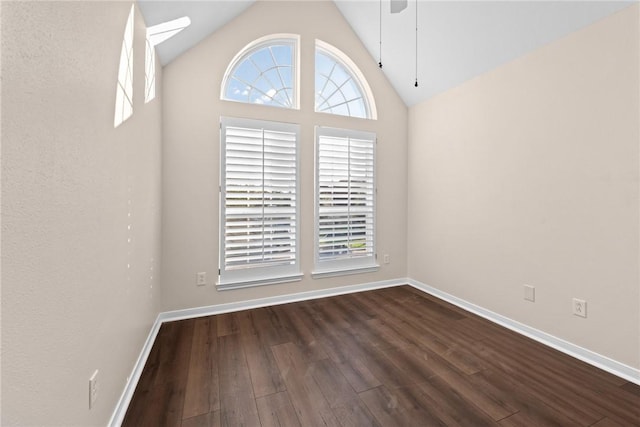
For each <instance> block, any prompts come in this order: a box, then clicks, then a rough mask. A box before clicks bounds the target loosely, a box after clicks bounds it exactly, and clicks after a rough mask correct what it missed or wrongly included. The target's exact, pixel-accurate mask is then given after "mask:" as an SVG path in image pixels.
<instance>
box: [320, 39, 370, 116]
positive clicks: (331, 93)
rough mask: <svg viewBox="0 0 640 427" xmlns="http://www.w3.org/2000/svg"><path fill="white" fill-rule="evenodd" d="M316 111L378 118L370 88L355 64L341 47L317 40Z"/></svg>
mask: <svg viewBox="0 0 640 427" xmlns="http://www.w3.org/2000/svg"><path fill="white" fill-rule="evenodd" d="M315 93H316V111H317V112H322V113H332V114H339V115H342V116H350V117H360V118H364V119H375V118H376V110H375V103H374V102H373V96H372V95H371V89H370V88H369V85H368V84H367V81H366V80H365V78H364V76H363V75H362V73H361V72H360V70H359V69H358V67H356V65H355V64H354V63H353V61H351V59H349V57H348V56H346V55H345V54H344V53H342V52H341V51H340V50H338V49H336V48H335V47H333V46H331V45H330V44H328V43H325V42H322V41H320V40H316V83H315Z"/></svg>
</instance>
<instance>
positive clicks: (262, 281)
mask: <svg viewBox="0 0 640 427" xmlns="http://www.w3.org/2000/svg"><path fill="white" fill-rule="evenodd" d="M227 127H249V128H251V127H252V128H263V129H265V128H268V129H269V130H274V131H285V132H291V133H295V135H296V153H295V157H296V160H295V167H296V172H295V201H296V203H295V245H294V251H295V259H294V262H293V263H292V264H288V265H272V266H256V267H250V268H244V269H238V270H226V269H225V254H226V252H225V240H226V239H225V207H226V206H225V205H226V204H225V200H226V186H225V182H226V129H227ZM299 147H300V125H298V124H293V123H286V122H277V121H267V120H255V119H247V118H237V117H224V116H221V117H220V187H219V212H220V215H219V217H220V218H219V233H220V234H219V236H220V238H219V239H218V240H219V259H218V268H219V270H218V281H217V283H216V286H217V289H219V290H225V289H238V288H245V287H253V286H261V285H270V284H276V283H286V282H292V281H298V280H301V279H302V277H303V274H302V271H301V262H300V234H301V233H300V149H299Z"/></svg>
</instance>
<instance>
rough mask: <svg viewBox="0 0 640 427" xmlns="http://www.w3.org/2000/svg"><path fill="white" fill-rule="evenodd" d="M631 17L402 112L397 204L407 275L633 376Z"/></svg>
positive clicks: (636, 314) (636, 325)
mask: <svg viewBox="0 0 640 427" xmlns="http://www.w3.org/2000/svg"><path fill="white" fill-rule="evenodd" d="M638 16H639V15H638V6H637V5H635V6H633V7H630V8H627V9H625V10H623V11H622V12H620V13H617V14H615V15H612V16H611V17H608V18H606V19H604V20H602V21H600V22H599V23H596V24H594V25H592V26H590V27H587V28H586V29H583V30H581V31H579V32H576V33H574V34H572V35H570V36H568V37H566V38H563V39H561V40H559V41H556V42H554V43H552V44H550V45H548V46H545V47H543V48H541V49H538V50H536V51H534V52H532V53H530V54H528V55H526V56H524V57H522V58H520V59H518V60H516V61H514V62H512V63H509V64H507V65H504V66H502V67H500V68H498V69H495V70H493V71H491V72H489V73H487V74H485V75H482V76H480V77H477V78H475V79H473V80H471V81H469V82H467V83H465V84H463V85H461V86H459V87H457V88H455V89H453V90H451V91H449V92H447V93H445V94H442V95H440V96H437V97H436V98H433V99H431V100H429V101H426V102H424V103H422V104H419V105H417V106H415V107H412V108H411V109H410V112H409V141H410V142H409V208H408V212H409V216H408V218H409V220H408V223H409V230H411V232H410V234H409V237H408V252H409V262H408V270H409V276H410V277H412V278H413V279H416V280H419V281H421V282H423V283H426V284H428V285H431V286H433V287H436V288H438V289H441V290H443V291H445V292H448V293H450V294H453V295H455V296H457V297H460V298H463V299H465V300H468V301H470V302H472V303H475V304H477V305H480V306H482V307H485V308H487V309H490V310H493V311H495V312H497V313H499V314H501V315H504V316H507V317H510V318H512V319H514V320H517V321H519V322H522V323H525V324H527V325H530V326H532V327H535V328H538V329H540V330H542V331H545V332H547V333H550V334H552V335H555V336H557V337H560V338H563V339H566V340H568V341H570V342H572V343H574V344H577V345H580V346H583V347H585V348H587V349H589V350H592V351H595V352H597V353H600V354H602V355H605V356H608V357H610V358H612V359H615V360H617V361H619V362H622V363H625V364H628V365H630V366H632V367H635V368H638V367H640V341H639V340H640V277H639V264H638V260H639V258H638V255H639V253H638V252H639V249H638V246H639V214H638V210H639V206H640V200H639V182H638V179H639V140H640V133H639V130H638V129H639V126H640V123H639V117H640V106H639V101H638V99H639V80H640V72H639V71H640V70H639V60H640V57H639V41H638V40H639V37H638V36H639V25H638ZM525 283H526V284H530V285H533V286H535V287H536V298H537V299H536V302H535V303H530V302H526V301H524V300H523V284H525ZM573 297H577V298H582V299H585V300H587V302H588V318H587V319H582V318H578V317H574V316H572V314H571V308H572V304H571V301H572V298H573Z"/></svg>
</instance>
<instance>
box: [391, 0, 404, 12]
mask: <svg viewBox="0 0 640 427" xmlns="http://www.w3.org/2000/svg"><path fill="white" fill-rule="evenodd" d="M406 8H407V0H391V13H400V12H402V11H403V10H405V9H406Z"/></svg>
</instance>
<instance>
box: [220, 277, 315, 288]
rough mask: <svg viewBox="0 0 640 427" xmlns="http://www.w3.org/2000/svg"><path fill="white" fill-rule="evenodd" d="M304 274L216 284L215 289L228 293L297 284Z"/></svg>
mask: <svg viewBox="0 0 640 427" xmlns="http://www.w3.org/2000/svg"><path fill="white" fill-rule="evenodd" d="M303 276H304V274H302V273H299V274H292V275H290V276H281V277H273V278H262V279H254V280H239V281H234V282H218V283H217V284H216V288H217V289H218V290H219V291H229V290H233V289H242V288H253V287H255V286H264V285H276V284H278V283H289V282H298V281H300V280H302V277H303Z"/></svg>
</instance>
